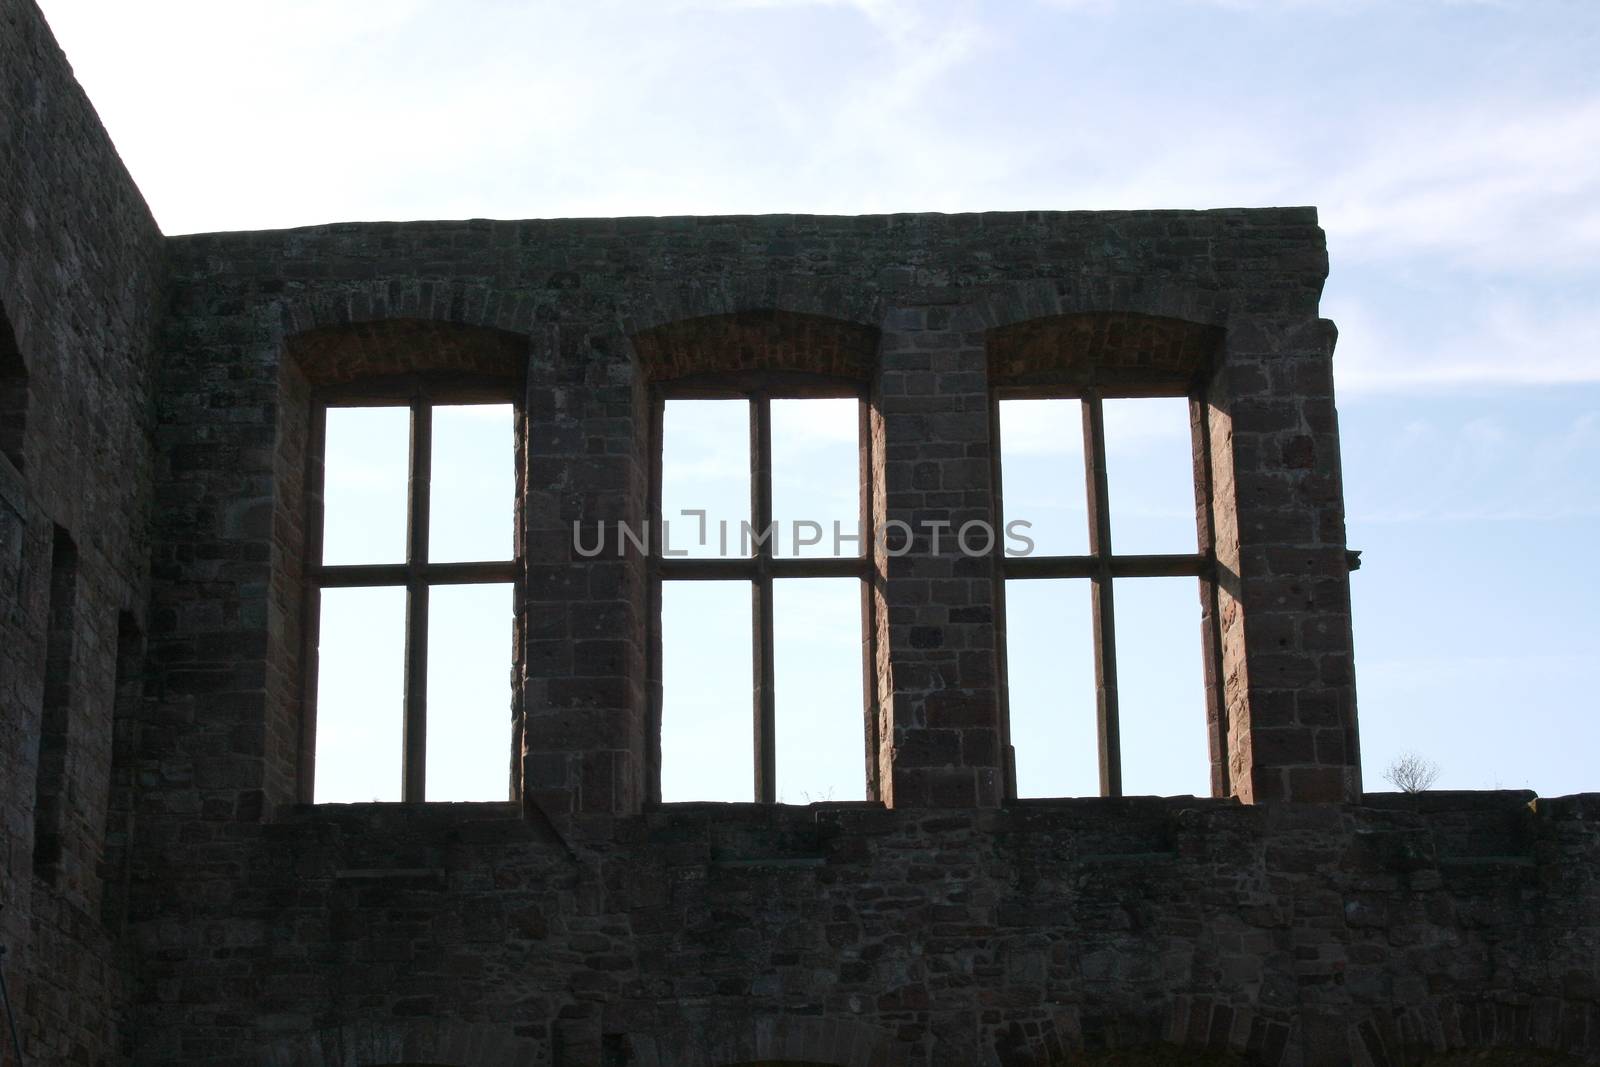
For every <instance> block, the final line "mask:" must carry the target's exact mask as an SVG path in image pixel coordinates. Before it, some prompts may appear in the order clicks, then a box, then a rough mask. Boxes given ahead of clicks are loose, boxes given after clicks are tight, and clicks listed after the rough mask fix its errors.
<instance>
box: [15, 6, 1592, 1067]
mask: <svg viewBox="0 0 1600 1067" xmlns="http://www.w3.org/2000/svg"><path fill="white" fill-rule="evenodd" d="M0 119H3V122H0V419H3V420H4V423H3V425H0V906H3V910H0V943H3V944H4V945H5V946H6V947H7V949H9V950H10V952H9V955H8V956H7V957H6V958H5V959H4V960H3V961H0V964H3V966H4V967H5V974H6V977H7V980H8V983H9V985H10V988H11V992H12V995H13V999H14V1001H15V1002H16V1005H17V1007H18V1009H19V1016H20V1022H21V1028H22V1031H23V1035H22V1036H23V1041H24V1043H25V1048H26V1053H27V1056H28V1062H29V1063H44V1064H54V1063H76V1064H91V1065H100V1064H124V1063H128V1064H137V1065H146V1064H148V1065H157V1064H159V1065H177V1067H184V1065H196V1067H198V1065H202V1064H203V1065H219V1067H220V1065H239V1067H247V1065H248V1067H334V1065H338V1067H356V1065H366V1067H379V1065H398V1064H433V1065H442V1064H448V1065H451V1067H512V1065H522V1067H534V1065H540V1067H575V1065H583V1067H591V1065H604V1067H623V1065H633V1067H667V1065H673V1067H712V1065H732V1064H745V1065H750V1064H774V1063H786V1064H790V1065H791V1067H805V1065H810V1067H817V1065H831V1067H877V1065H890V1064H908V1065H910V1064H917V1065H936V1064H937V1065H943V1064H967V1063H971V1064H984V1065H994V1067H1043V1065H1055V1064H1095V1063H1098V1064H1111V1063H1116V1064H1123V1065H1128V1064H1155V1063H1185V1064H1269V1065H1275V1067H1336V1065H1337V1067H1344V1065H1357V1067H1385V1065H1390V1067H1399V1065H1419V1067H1421V1065H1426V1064H1448V1063H1467V1062H1473V1063H1501V1064H1511V1063H1518V1064H1520V1063H1528V1064H1533V1063H1538V1064H1546V1065H1548V1064H1556V1063H1600V978H1597V976H1600V884H1597V879H1600V830H1597V820H1600V797H1597V796H1595V795H1585V796H1579V797H1569V798H1563V799H1557V800H1549V799H1539V800H1536V799H1535V798H1534V797H1533V796H1532V795H1531V794H1521V793H1483V794H1436V795H1426V796H1423V797H1420V798H1419V797H1397V796H1388V795H1363V793H1362V783H1361V781H1360V775H1359V767H1360V758H1359V739H1358V735H1357V729H1356V708H1355V680H1354V668H1353V642H1352V638H1351V633H1350V617H1349V575H1348V563H1347V560H1346V546H1345V532H1344V516H1343V503H1342V486H1341V483H1340V470H1339V448H1338V433H1337V419H1336V412H1335V407H1334V396H1333V386H1332V362H1331V358H1332V347H1333V342H1334V331H1333V328H1332V325H1331V324H1330V323H1327V322H1326V321H1324V320H1322V319H1320V318H1319V317H1318V310H1317V304H1318V299H1319V296H1320V292H1321V287H1322V282H1323V278H1324V276H1325V274H1326V272H1327V258H1326V252H1325V246H1324V241H1323V235H1322V232H1321V230H1320V229H1319V228H1318V227H1317V223H1316V216H1315V212H1314V211H1313V210H1311V209H1307V208H1278V209H1259V210H1223V211H1207V212H1174V211H1162V212H1029V213H1003V214H984V215H958V216H942V215H895V216H869V217H860V218H817V217H805V216H774V217H764V218H743V217H740V218H666V219H594V220H535V221H524V222H489V221H483V220H474V221H467V222H452V223H406V224H348V225H335V226H324V227H315V228H310V229H303V230H292V231H282V232H273V233H236V234H211V235H198V236H194V237H185V238H177V239H169V240H163V239H162V238H161V236H160V234H159V233H158V232H157V230H156V228H155V226H154V224H153V222H152V221H151V219H150V216H149V213H148V211H147V210H146V209H145V206H144V204H143V202H142V200H141V199H140V196H139V194H138V192H137V190H136V189H135V188H134V187H133V185H132V183H131V182H130V181H129V179H128V177H127V175H126V173H125V172H124V170H123V168H122V166H121V164H120V162H119V161H118V159H117V157H116V154H115V152H114V150H113V149H112V147H111V145H110V143H109V141H108V140H107V138H106V135H105V133H104V131H103V130H102V129H101V128H100V126H99V124H98V121H97V120H96V118H95V116H94V114H93V111H92V109H91V108H90V107H89V105H88V102H87V100H86V99H85V98H84V96H83V94H82V92H81V91H80V90H79V88H78V87H77V86H76V84H75V83H74V82H73V79H72V76H71V71H70V69H69V67H68V66H67V64H66V61H65V59H64V57H63V56H62V55H61V53H60V51H59V49H58V48H57V47H56V46H55V44H54V41H53V39H52V38H51V36H50V33H49V31H48V29H47V27H46V26H45V24H44V21H43V18H42V16H41V15H40V14H39V12H38V10H37V9H36V8H35V7H34V6H33V4H32V3H31V2H30V0H0ZM397 339H407V340H406V342H405V343H404V344H399V343H398V342H397ZM158 355H159V358H158ZM400 358H403V359H404V360H405V361H406V362H405V369H407V370H420V371H432V370H437V371H454V372H461V371H462V370H463V369H464V368H465V369H467V370H481V369H483V368H484V367H486V366H489V365H490V363H492V364H493V365H494V366H496V367H504V366H510V367H511V369H512V371H513V372H514V371H515V365H517V364H519V363H522V362H523V361H524V358H525V366H523V367H522V372H521V373H522V377H523V382H524V403H523V411H522V414H523V421H522V424H521V425H520V426H519V427H518V445H517V456H516V460H517V466H518V470H519V485H518V507H519V513H520V522H521V529H520V531H519V538H518V542H519V544H520V545H521V552H522V557H521V574H520V576H519V580H518V582H517V583H516V585H517V588H516V601H515V602H516V611H517V613H518V618H517V629H516V638H515V640H516V645H517V649H518V653H517V661H516V670H517V676H516V685H517V692H516V695H515V697H514V699H513V701H512V706H511V707H510V708H509V709H508V714H511V715H513V716H514V723H513V726H514V731H513V732H514V736H515V738H516V742H515V749H514V751H511V752H508V753H507V757H508V759H507V763H508V773H509V777H510V779H511V781H510V783H509V784H510V787H511V789H510V792H511V795H513V796H515V797H517V798H518V799H517V800H515V801H513V802H509V803H494V804H430V805H323V806H314V805H309V804H304V803H301V801H302V800H303V799H304V798H305V796H306V793H307V790H306V783H305V782H304V781H303V780H302V776H303V768H304V761H303V756H304V749H305V745H306V743H307V739H308V737H309V734H308V731H307V729H306V723H305V721H304V719H303V717H302V715H301V711H302V706H301V703H300V701H301V692H302V687H303V684H304V674H303V671H302V669H301V666H302V660H301V653H302V651H303V649H302V647H301V632H302V631H301V622H302V611H303V605H304V602H303V600H302V597H303V574H304V570H305V566H306V563H307V561H306V560H305V559H304V539H305V536H306V532H307V531H306V525H305V519H306V516H307V511H306V507H307V501H306V499H305V497H306V491H307V489H306V481H305V477H304V476H305V473H306V465H305V456H306V452H305V450H306V447H307V440H308V435H309V433H310V430H309V424H310V419H309V411H310V404H311V402H312V401H311V397H312V390H313V388H314V387H315V385H316V384H317V383H318V382H330V381H340V382H343V381H346V380H348V379H352V378H354V379H359V378H360V377H361V376H362V375H364V374H367V373H371V372H372V371H373V370H374V368H377V369H379V370H383V369H390V370H392V369H394V362H393V361H394V360H396V359H400ZM485 359H488V360H490V363H484V362H482V361H483V360H485ZM507 360H509V364H507V363H506V361H507ZM750 368H758V369H759V368H766V369H769V370H780V371H785V372H792V371H802V372H803V371H807V370H818V369H826V370H829V371H831V372H833V373H838V374H842V375H844V376H847V377H853V378H855V379H856V380H858V381H862V382H864V383H865V386H866V388H867V389H868V391H869V393H870V397H871V405H870V406H871V412H870V417H869V424H870V433H869V436H870V444H869V455H868V468H869V469H870V470H871V472H872V476H871V497H870V506H871V510H872V513H873V514H874V516H875V517H876V518H878V519H879V520H886V519H894V520H900V521H904V522H907V523H909V524H911V525H913V526H921V524H923V523H924V522H926V521H935V522H945V523H949V524H950V525H951V527H952V528H955V527H959V526H960V525H961V524H962V523H964V522H966V521H968V520H974V519H991V518H992V517H993V514H994V506H995V488H996V487H995V485H994V466H993V463H992V459H993V448H994V427H993V426H992V425H991V423H990V412H991V407H990V404H991V399H992V397H991V389H992V387H994V386H995V385H996V384H998V383H999V382H1000V381H1001V380H1002V378H1003V379H1005V380H1007V381H1012V382H1020V383H1027V384H1029V385H1044V386H1047V387H1048V386H1049V385H1051V384H1062V383H1066V382H1069V381H1072V382H1081V381H1082V380H1084V379H1083V375H1084V374H1085V373H1086V368H1087V371H1088V372H1089V373H1092V374H1103V375H1107V376H1108V377H1105V378H1102V379H1098V380H1106V381H1109V380H1111V379H1112V378H1115V380H1116V381H1117V382H1120V383H1122V384H1124V385H1127V386H1129V387H1130V388H1135V387H1136V388H1137V389H1144V388H1147V387H1151V386H1152V385H1156V386H1159V387H1161V388H1163V389H1166V391H1169V392H1172V391H1174V389H1175V391H1176V392H1187V393H1188V394H1189V395H1190V396H1191V404H1192V409H1191V410H1192V412H1193V420H1194V425H1195V428H1196V439H1197V441H1199V442H1201V443H1202V444H1203V448H1202V449H1201V451H1200V452H1199V453H1197V462H1196V470H1197V473H1198V474H1199V475H1200V478H1199V482H1200V485H1199V490H1198V495H1197V512H1198V513H1199V514H1198V519H1199V523H1200V528H1201V531H1202V542H1203V543H1204V544H1207V545H1212V546H1214V550H1215V556H1216V562H1217V567H1216V571H1215V574H1214V576H1212V579H1210V580H1214V584H1215V586H1216V588H1217V590H1218V592H1217V597H1216V603H1215V610H1214V615H1213V614H1212V613H1211V611H1210V609H1209V608H1208V614H1207V616H1206V622H1205V629H1204V633H1205V634H1206V635H1209V636H1208V637H1207V639H1208V640H1211V641H1213V642H1214V645H1215V647H1214V648H1212V649H1210V652H1212V653H1214V655H1210V656H1209V658H1210V659H1211V660H1212V661H1213V662H1211V663H1210V664H1208V674H1207V685H1208V692H1209V693H1210V694H1211V695H1212V696H1213V697H1214V699H1213V700H1212V701H1211V707H1210V709H1209V711H1208V710H1207V709H1205V708H1202V707H1198V706H1197V707H1196V708H1195V714H1196V715H1197V716H1201V715H1209V716H1211V717H1213V718H1214V719H1215V720H1217V721H1215V722H1214V724H1213V726H1214V728H1213V729H1212V731H1211V733H1212V739H1213V740H1212V745H1213V747H1212V760H1213V766H1212V782H1213V791H1214V792H1215V793H1216V794H1217V795H1216V796H1215V797H1212V798H1203V799H1197V798H1193V797H1178V798H1126V799H1099V798H1093V799H1062V800H1052V801H1026V802H1016V801H1010V800H1008V799H1007V798H1008V795H1009V791H1008V783H1007V781H1006V775H1007V773H1008V759H1007V755H1006V745H1007V729H1006V724H1005V722H1004V706H1005V703H1004V679H1003V678H1002V677H1001V673H1000V669H999V668H1000V664H1001V663H1002V662H1003V657H1002V656H1001V651H1002V649H1001V647H1000V645H1001V642H1002V640H1003V637H1002V635H1003V628H1002V626H1001V625H1000V620H999V619H997V618H996V613H997V605H998V603H999V598H998V597H997V595H996V584H995V579H996V574H995V563H994V561H993V560H992V559H968V558H962V557H959V556H956V555H953V554H952V553H950V552H949V551H948V548H947V549H946V551H945V552H943V553H940V552H935V551H934V550H933V548H932V546H931V543H930V542H929V540H928V539H927V538H926V537H925V536H923V537H919V538H918V539H917V540H915V541H914V543H913V550H912V551H911V552H910V553H909V554H908V555H905V556H889V555H888V554H882V555H880V556H877V557H875V558H874V559H873V561H872V563H873V574H872V579H871V582H872V587H871V597H870V598H869V599H870V605H871V607H870V617H869V626H870V634H871V640H870V649H871V653H872V662H871V671H870V675H871V681H870V682H869V685H870V686H871V688H872V690H873V696H874V700H875V707H876V711H877V716H876V721H875V723H874V724H873V728H872V733H873V737H872V741H873V743H874V745H875V752H874V753H873V758H872V761H871V768H872V774H871V786H872V790H873V794H874V796H875V799H874V800H873V801H870V802H866V803H860V804H828V805H815V806H809V807H800V806H792V807H791V806H770V807H762V806H759V805H668V806H662V805H660V804H659V803H658V796H659V793H658V790H657V783H656V774H657V773H658V768H657V763H658V761H659V758H660V750H659V743H658V739H657V737H656V736H654V730H655V726H654V724H653V723H652V721H651V718H652V713H651V698H652V694H653V691H654V689H655V687H656V685H657V683H658V682H659V678H660V674H659V664H656V663H654V662H653V661H652V656H653V649H652V614H653V600H652V591H651V588H650V581H649V571H648V568H647V566H646V564H645V562H644V560H643V559H642V558H640V557H639V556H638V555H637V554H634V555H628V554H623V555H622V556H621V557H618V556H617V555H614V554H609V553H602V555H600V556H598V557H594V558H589V557H587V556H583V555H581V554H579V553H578V552H576V550H575V548H574V545H573V540H572V530H573V524H574V523H578V524H582V525H591V526H592V525H593V524H597V523H601V522H605V523H615V522H616V521H618V520H623V521H629V522H633V523H638V522H640V521H642V520H644V519H646V518H649V517H650V516H649V511H650V504H649V500H650V491H651V490H650V483H651V479H652V470H653V468H654V466H655V457H654V456H653V455H652V454H651V447H652V445H651V439H652V430H651V426H650V422H651V418H652V415H651V412H652V410H653V405H652V403H651V388H652V383H653V381H654V380H655V379H656V378H660V377H665V376H670V375H682V374H692V373H696V372H704V371H707V370H712V371H718V372H723V371H729V370H744V369H750ZM1113 372H1114V373H1113ZM1173 374H1180V375H1181V376H1182V380H1181V381H1180V380H1178V379H1177V378H1173V377H1172V375H1173ZM1202 431H1203V432H1202ZM1208 483H1209V484H1208ZM1201 636H1202V635H1201V634H1199V633H1197V635H1196V637H1197V639H1200V638H1201ZM7 1046H8V1042H6V1041H5V1040H0V1067H9V1065H10V1064H11V1062H12V1061H11V1059H10V1056H9V1048H8V1047H7Z"/></svg>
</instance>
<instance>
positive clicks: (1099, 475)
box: [1083, 390, 1122, 797]
mask: <svg viewBox="0 0 1600 1067" xmlns="http://www.w3.org/2000/svg"><path fill="white" fill-rule="evenodd" d="M1083 452H1084V456H1085V457H1086V458H1087V459H1088V461H1089V462H1088V463H1087V464H1086V466H1087V472H1088V478H1087V481H1088V492H1089V554H1090V555H1091V556H1093V557H1094V560H1095V563H1096V564H1097V566H1096V569H1095V573H1094V576H1093V578H1092V581H1093V588H1094V596H1093V600H1094V609H1093V610H1094V674H1095V705H1096V722H1097V726H1098V729H1099V735H1100V793H1101V795H1102V796H1111V797H1117V796H1121V795H1122V738H1121V727H1120V723H1119V721H1118V711H1117V638H1116V610H1115V605H1114V596H1113V592H1112V584H1111V505H1110V494H1109V492H1108V490H1107V478H1106V423H1105V409H1104V406H1103V405H1102V403H1101V398H1100V393H1099V391H1098V390H1091V391H1089V392H1088V393H1087V394H1086V395H1085V396H1084V399H1083Z"/></svg>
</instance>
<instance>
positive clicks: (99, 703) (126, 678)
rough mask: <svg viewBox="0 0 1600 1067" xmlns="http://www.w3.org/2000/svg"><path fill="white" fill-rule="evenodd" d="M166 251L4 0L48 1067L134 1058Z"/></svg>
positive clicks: (29, 992) (15, 434) (23, 782)
mask: <svg viewBox="0 0 1600 1067" xmlns="http://www.w3.org/2000/svg"><path fill="white" fill-rule="evenodd" d="M161 255H162V243H161V235H160V234H159V232H158V231H157V230H156V227H155V223H154V222H153V221H152V220H151V217H150V214H149V212H148V211H147V210H146V208H145V205H144V201H143V200H142V198H141V197H140V195H139V192H138V190H137V189H135V188H134V186H133V183H132V181H131V180H130V179H129V178H128V175H127V173H126V171H125V170H124V169H123V167H122V164H121V161H120V160H119V159H118V158H117V154H116V151H115V150H114V149H113V147H112V145H111V143H110V141H109V139H108V138H107V137H106V134H105V132H104V130H102V129H101V127H100V123H99V120H98V119H97V118H96V116H95V114H94V110H93V109H92V108H91V107H90V105H89V102H88V100H87V99H86V98H85V97H84V95H83V92H82V90H80V89H79V87H78V85H77V83H76V82H75V81H74V80H73V77H72V71H71V69H70V68H69V67H68V65H67V61H66V59H65V57H64V56H63V55H62V54H61V51H60V49H59V48H57V46H56V44H55V41H54V39H53V38H52V37H51V34H50V32H49V30H48V28H47V27H46V26H45V24H44V20H43V19H42V18H41V17H40V15H39V13H38V10H37V9H36V8H35V7H34V6H33V4H32V3H31V2H29V0H0V379H4V380H0V420H3V421H4V423H5V425H4V427H3V430H0V943H3V944H4V945H5V946H6V947H7V948H8V949H9V950H10V952H9V955H8V956H7V958H6V959H5V960H4V961H3V964H4V967H5V973H6V978H7V981H8V984H9V985H10V989H11V994H12V999H13V1002H14V1005H15V1007H16V1009H17V1011H18V1013H19V1021H20V1025H21V1027H22V1029H23V1031H24V1033H25V1036H26V1040H27V1042H28V1047H29V1049H30V1051H31V1057H32V1058H31V1060H30V1062H33V1063H67V1062H75V1063H101V1062H108V1061H109V1060H110V1059H111V1058H112V1057H114V1056H115V1055H116V1054H117V1052H118V1046H119V1040H118V1037H117V1031H118V1028H119V1024H120V1021H121V1019H122V1014H123V1007H124V1002H125V996H126V981H125V978H126V972H125V967H124V962H125V961H124V960H123V958H122V954H121V949H120V947H119V941H118V938H117V936H116V932H115V927H116V923H117V919H116V908H115V907H114V906H113V907H110V908H109V909H107V908H105V907H103V905H104V904H105V903H106V901H107V895H108V894H107V888H108V885H110V886H112V887H115V886H116V885H117V884H118V883H119V882H120V874H119V873H118V872H120V871H121V870H122V867H121V855H122V846H123V844H124V842H125V841H126V831H127V826H126V822H125V819H124V817H123V815H122V814H119V813H118V812H117V811H114V810H113V809H114V808H118V807H120V808H121V809H123V810H124V811H125V809H126V808H127V806H128V804H127V798H126V789H125V788H124V787H125V786H126V785H127V784H128V781H129V779H128V777H127V767H128V765H129V760H128V757H131V748H130V746H129V742H130V741H131V738H130V736H129V731H128V729H127V728H126V725H125V724H127V723H128V722H129V721H130V719H131V717H132V715H133V711H134V708H135V706H136V704H137V701H138V688H139V687H138V682H139V678H138V675H139V673H140V669H141V666H142V663H141V660H142V649H141V648H140V647H139V646H140V643H141V634H142V633H143V632H144V629H145V626H144V624H145V606H146V604H147V602H148V598H149V586H148V578H147V575H148V566H149V557H150V542H149V521H148V516H149V504H150V495H151V429H152V428H151V415H152V410H153V391H152V384H153V375H152V371H153V366H154V347H153V344H152V339H153V336H154V330H155V322H156V318H157V316H158V314H159V313H160V310H161V309H160V291H159V279H160V276H161ZM69 563H70V565H69ZM52 586H54V590H53V589H52ZM53 593H54V595H52V594H53ZM52 604H53V605H54V610H52ZM52 616H53V617H54V618H52ZM119 683H120V686H119ZM119 688H120V690H121V696H122V700H121V701H120V703H119V702H118V700H117V695H118V692H117V691H118V689H119ZM118 707H120V708H121V711H122V715H121V720H122V722H123V724H124V726H122V727H121V733H122V737H121V738H120V741H121V749H120V752H121V754H122V756H123V757H124V759H123V760H122V763H121V765H120V766H118V767H115V768H114V766H113V748H114V736H113V735H114V733H115V732H116V731H115V730H114V726H113V723H114V720H116V719H117V718H118V715H117V713H116V709H117V708H118ZM41 756H42V757H43V758H42V760H41ZM0 1047H3V1048H5V1049H6V1050H7V1051H5V1052H0V1062H3V1063H9V1062H10V1058H9V1040H5V1041H0Z"/></svg>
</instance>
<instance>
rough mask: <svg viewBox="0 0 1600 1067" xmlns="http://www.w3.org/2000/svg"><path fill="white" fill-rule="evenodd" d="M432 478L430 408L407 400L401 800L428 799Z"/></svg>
mask: <svg viewBox="0 0 1600 1067" xmlns="http://www.w3.org/2000/svg"><path fill="white" fill-rule="evenodd" d="M432 481H433V408H432V406H431V405H430V404H429V402H428V399H427V398H426V397H422V396H418V397H414V398H413V399H412V401H411V487H410V499H409V506H408V508H407V515H406V545H407V549H406V683H405V745H404V753H405V754H404V757H403V758H404V762H405V767H404V778H403V786H402V790H401V799H402V800H405V801H408V802H411V803H420V802H421V801H423V800H426V799H427V770H428V585H427V582H426V580H425V574H426V568H427V565H428V525H429V523H428V508H429V500H430V490H431V488H432Z"/></svg>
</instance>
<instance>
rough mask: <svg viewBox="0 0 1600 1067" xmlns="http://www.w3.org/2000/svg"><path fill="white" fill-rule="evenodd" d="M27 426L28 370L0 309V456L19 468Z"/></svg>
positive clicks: (3, 310) (7, 321) (12, 331)
mask: <svg viewBox="0 0 1600 1067" xmlns="http://www.w3.org/2000/svg"><path fill="white" fill-rule="evenodd" d="M27 423H28V368H27V365H26V364H25V363H23V361H22V353H21V352H20V351H19V350H18V349H17V335H16V332H15V331H14V330H13V329H12V328H11V321H10V320H9V319H8V318H6V311H5V308H4V307H0V455H3V456H5V457H6V458H7V459H9V460H10V461H11V465H12V466H13V467H15V468H17V470H21V469H22V439H23V433H24V431H25V430H26V429H27Z"/></svg>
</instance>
